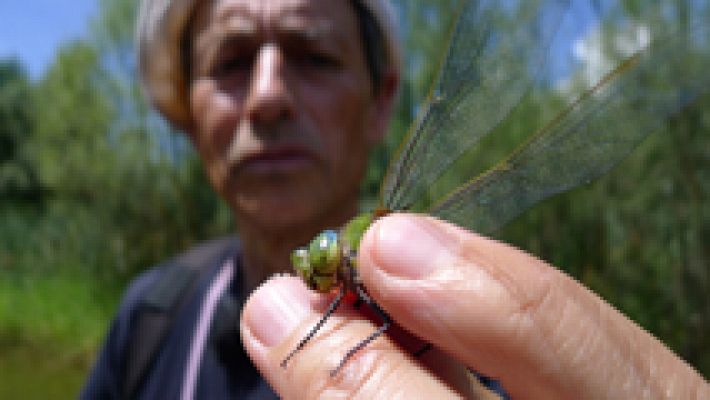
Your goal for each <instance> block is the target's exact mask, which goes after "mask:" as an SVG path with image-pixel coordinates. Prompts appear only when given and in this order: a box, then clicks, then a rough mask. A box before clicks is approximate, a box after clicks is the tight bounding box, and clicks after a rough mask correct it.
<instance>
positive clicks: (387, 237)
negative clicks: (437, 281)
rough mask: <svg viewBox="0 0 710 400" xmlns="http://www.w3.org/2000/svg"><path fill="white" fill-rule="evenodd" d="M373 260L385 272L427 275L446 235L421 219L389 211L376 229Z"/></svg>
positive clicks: (411, 275)
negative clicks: (390, 214)
mask: <svg viewBox="0 0 710 400" xmlns="http://www.w3.org/2000/svg"><path fill="white" fill-rule="evenodd" d="M376 235H377V236H376V243H375V248H374V249H373V250H374V254H373V256H374V261H375V263H376V264H377V266H378V267H379V268H380V269H382V270H385V271H386V272H388V273H390V274H392V275H396V276H400V277H403V278H410V279H411V278H413V279H419V278H423V277H425V276H427V275H429V274H430V273H431V272H432V270H433V269H434V268H435V266H436V264H437V263H436V262H435V260H436V259H437V257H438V256H439V255H440V254H441V253H442V251H444V252H446V251H447V247H446V246H443V245H444V244H445V241H446V235H445V233H444V232H443V231H441V230H439V229H437V228H436V227H434V226H433V225H431V224H428V223H426V221H424V220H420V219H415V218H412V217H411V216H400V215H393V216H390V217H388V218H387V220H384V221H381V222H380V223H379V225H378V230H377V232H376Z"/></svg>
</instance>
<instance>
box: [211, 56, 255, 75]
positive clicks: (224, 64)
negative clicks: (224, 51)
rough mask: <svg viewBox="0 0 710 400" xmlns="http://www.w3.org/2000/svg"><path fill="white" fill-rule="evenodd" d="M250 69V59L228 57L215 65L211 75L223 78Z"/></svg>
mask: <svg viewBox="0 0 710 400" xmlns="http://www.w3.org/2000/svg"><path fill="white" fill-rule="evenodd" d="M251 67H252V59H251V58H250V57H229V58H225V59H224V60H222V61H220V62H218V63H217V64H215V67H214V68H213V69H212V74H213V75H215V76H223V75H227V74H230V73H233V72H244V71H248V70H250V69H251Z"/></svg>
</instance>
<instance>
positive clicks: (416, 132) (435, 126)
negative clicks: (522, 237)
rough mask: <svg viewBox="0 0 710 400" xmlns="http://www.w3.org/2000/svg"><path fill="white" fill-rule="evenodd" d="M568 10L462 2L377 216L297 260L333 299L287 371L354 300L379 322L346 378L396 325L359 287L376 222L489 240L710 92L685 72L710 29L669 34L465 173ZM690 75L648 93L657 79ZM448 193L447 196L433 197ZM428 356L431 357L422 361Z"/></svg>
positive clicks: (537, 76)
mask: <svg viewBox="0 0 710 400" xmlns="http://www.w3.org/2000/svg"><path fill="white" fill-rule="evenodd" d="M570 3H571V2H570V1H565V0H552V1H551V0H534V1H531V0H520V1H513V0H511V1H503V2H501V1H498V0H496V1H486V0H481V1H463V2H461V4H460V5H459V8H458V10H457V11H456V19H455V21H456V22H455V23H454V25H453V28H452V30H451V34H450V42H449V43H450V44H449V49H448V52H447V54H446V56H445V58H444V61H443V63H442V64H441V67H440V72H439V75H438V78H437V79H436V81H435V83H434V85H433V89H432V90H431V91H430V94H429V96H428V98H427V100H426V102H425V105H424V106H423V107H422V109H421V110H422V111H421V112H420V113H419V117H418V118H417V119H416V120H415V122H414V124H413V126H412V127H411V128H410V130H409V132H408V134H407V135H406V136H405V138H404V140H403V142H402V144H401V145H400V148H399V152H398V153H397V155H396V156H395V157H394V158H393V160H392V161H391V162H390V165H389V167H388V170H387V173H386V175H385V178H384V180H383V182H382V184H381V190H380V198H379V206H378V207H377V208H376V209H375V210H374V211H372V212H367V213H363V214H361V215H359V216H357V217H355V218H354V219H353V220H351V221H350V222H348V223H347V224H346V225H345V226H343V227H341V228H340V229H329V230H325V231H323V232H322V233H320V234H319V235H318V236H316V237H315V238H314V239H313V240H312V241H311V242H310V244H308V245H307V246H306V247H302V248H299V249H296V250H295V251H294V252H293V253H292V257H291V261H292V264H293V267H294V269H295V270H296V272H297V274H298V275H299V276H300V277H301V278H302V279H303V280H304V281H305V282H306V284H307V285H308V286H309V287H310V288H311V289H313V290H316V291H318V292H322V293H332V292H336V291H337V294H336V295H335V297H334V299H333V300H332V302H331V303H330V305H329V307H328V308H327V310H326V311H325V313H324V315H323V317H322V318H321V319H320V321H318V323H317V324H316V325H315V326H314V327H313V328H312V329H311V330H310V331H309V333H308V334H307V335H306V336H305V337H304V338H303V339H302V340H301V341H300V342H299V343H298V345H297V346H296V347H295V348H294V349H293V351H291V353H289V354H288V356H287V357H286V358H285V359H284V360H283V362H282V366H283V367H286V365H287V364H288V362H289V361H290V360H291V359H292V358H293V357H294V356H295V355H296V354H297V353H298V352H299V351H300V350H301V349H302V348H303V347H304V346H305V345H306V344H307V343H308V342H309V341H310V340H311V339H312V338H313V337H314V336H315V334H316V333H317V332H318V331H319V330H320V329H321V328H322V326H323V325H324V323H325V322H326V321H327V319H328V318H329V317H330V316H331V315H332V314H333V313H334V312H335V310H336V309H337V308H338V307H339V305H340V304H341V302H342V300H343V298H345V296H346V294H348V293H350V294H354V295H355V296H356V298H357V301H358V302H359V303H364V304H366V305H368V306H369V307H370V308H371V309H372V310H374V312H375V313H376V314H378V315H379V316H380V317H381V319H382V321H383V322H382V324H381V325H380V326H379V327H378V329H377V330H376V331H374V332H373V333H372V334H371V335H370V336H368V337H367V338H365V339H364V340H362V341H361V342H360V343H358V344H357V345H356V346H354V347H353V348H351V349H350V350H349V351H348V352H347V353H345V355H344V356H343V358H342V359H341V362H340V363H339V364H338V365H337V367H336V368H335V369H333V370H331V376H335V375H336V374H337V373H338V372H339V371H340V370H341V369H342V367H343V366H344V365H345V364H346V363H347V361H348V360H349V359H350V358H351V357H352V356H354V355H355V354H356V353H357V352H358V351H360V350H362V349H363V348H364V347H365V346H367V345H368V344H369V343H371V342H372V341H374V340H375V339H377V338H378V337H380V336H381V335H382V334H383V333H385V331H386V330H387V329H388V328H389V327H390V326H391V324H392V319H391V318H390V316H389V315H388V314H387V313H386V312H385V311H384V310H382V309H381V308H380V307H379V306H378V305H377V303H375V302H374V301H373V300H372V299H371V298H370V297H369V295H368V294H367V290H366V288H365V287H364V285H363V283H362V281H361V280H360V278H359V276H358V270H357V252H358V248H359V243H360V239H361V237H362V236H363V234H364V232H365V231H366V230H367V228H368V226H369V225H370V224H371V223H372V222H373V220H375V219H377V218H379V217H381V216H383V215H386V214H388V213H391V212H396V211H401V210H406V211H409V212H421V213H427V214H430V215H432V216H435V217H437V218H440V219H443V220H446V221H450V222H452V223H454V224H457V225H460V226H462V227H465V228H467V229H470V230H472V231H475V232H478V233H480V234H484V235H490V234H493V233H495V232H496V231H497V230H498V229H500V228H501V227H502V226H504V225H505V224H506V223H508V222H510V221H511V220H513V219H514V218H515V217H517V216H518V215H520V214H521V213H523V212H524V211H525V210H527V209H528V208H530V207H532V206H533V205H535V204H537V203H538V202H540V201H542V200H544V199H546V198H548V197H550V196H552V195H555V194H558V193H561V192H564V191H567V190H570V189H572V188H574V187H577V186H579V185H582V184H587V183H589V182H591V181H592V180H593V179H595V178H598V177H600V176H602V175H604V174H605V173H606V172H607V171H609V170H610V169H611V168H613V167H614V166H615V165H616V164H617V163H619V162H620V161H621V160H622V159H624V158H625V157H626V156H627V155H628V154H629V153H631V152H632V150H634V148H636V147H637V146H638V144H639V143H641V142H642V141H643V139H644V138H646V137H647V136H648V135H649V134H650V133H652V132H654V131H656V130H658V129H659V128H661V127H663V126H664V124H665V123H667V122H668V121H669V120H670V119H671V118H673V117H674V116H676V115H678V114H679V113H680V112H682V111H683V110H684V109H686V108H687V107H690V106H692V105H693V103H694V102H695V101H696V100H697V99H698V98H699V97H700V96H701V95H703V94H705V93H706V92H707V91H708V88H710V73H708V72H707V71H710V68H709V66H708V65H707V64H704V65H695V66H688V65H685V64H684V61H685V60H686V59H687V57H686V55H687V54H689V53H690V51H691V50H689V48H690V47H693V45H696V46H695V47H694V49H693V50H692V51H694V52H696V53H701V55H702V56H704V57H705V60H706V61H707V60H708V59H710V57H708V56H709V54H707V53H708V45H707V43H706V42H707V38H709V37H710V32H708V31H710V26H708V25H710V24H703V23H700V24H694V25H691V26H690V27H689V28H687V29H680V28H679V29H677V30H676V31H673V29H667V30H663V31H662V32H659V33H658V34H656V35H655V36H652V37H649V39H648V40H647V41H646V42H645V43H641V44H639V45H638V46H637V48H636V49H634V50H633V51H631V52H630V54H628V55H626V56H625V57H622V58H621V59H620V60H619V61H618V62H617V63H616V64H615V65H616V66H615V67H614V68H611V69H610V70H609V71H608V72H607V73H606V74H604V75H602V76H601V77H600V78H599V79H598V80H597V81H596V82H594V83H593V84H591V85H589V86H588V87H587V88H586V89H585V90H582V91H581V94H579V95H578V96H577V97H576V98H575V99H574V100H572V101H570V102H569V103H567V104H566V105H565V106H564V107H562V109H561V110H560V111H559V112H557V113H556V114H554V115H553V116H551V117H550V118H549V119H547V120H546V122H544V123H542V124H541V125H540V128H538V129H537V130H535V131H534V132H531V134H530V135H529V136H528V137H527V138H526V139H525V140H523V141H522V143H521V144H519V145H518V146H517V148H515V149H514V150H513V151H512V152H511V153H510V154H509V155H507V156H505V157H503V158H502V159H501V160H499V161H498V162H497V163H495V164H493V166H491V167H490V168H489V169H487V170H485V171H484V172H482V173H480V174H475V173H469V172H468V171H466V170H464V171H458V174H457V175H456V176H455V177H454V178H453V179H448V180H444V179H443V178H442V177H445V176H447V173H448V172H450V171H449V170H450V169H452V168H454V166H455V165H456V161H457V160H458V159H459V158H461V157H464V156H465V155H466V154H469V152H471V151H475V150H485V149H479V147H480V146H482V145H483V144H484V143H485V139H486V138H488V137H490V136H492V135H495V134H497V133H499V132H500V130H501V127H502V126H504V125H505V124H506V123H507V122H509V120H510V119H511V118H514V117H515V115H516V112H517V111H519V109H520V107H522V104H523V103H524V102H525V100H526V99H527V98H528V97H529V96H530V94H531V93H532V92H534V90H535V89H536V88H537V87H536V85H537V84H538V83H539V82H540V81H541V80H543V78H544V76H543V75H544V71H545V66H546V65H547V63H548V62H549V60H550V58H551V57H552V56H551V49H552V47H553V44H554V39H555V38H556V37H557V36H558V35H560V33H559V32H560V26H561V24H562V21H563V18H564V16H565V15H566V13H568V12H569V10H570V8H571V4H570ZM680 66H682V67H683V68H682V69H678V70H681V71H684V73H683V74H676V75H674V76H673V77H672V79H670V80H669V79H668V78H666V79H665V80H664V82H663V83H662V84H651V83H648V84H647V82H648V81H650V77H652V76H654V74H658V73H659V70H662V69H663V68H667V69H668V70H669V71H672V70H673V68H674V67H680ZM442 180H443V181H444V183H443V187H444V188H445V190H443V191H442V192H444V193H445V194H444V195H441V196H439V195H437V194H436V193H432V192H431V189H430V188H431V187H435V186H437V185H439V186H441V182H442ZM423 350H424V349H422V351H423Z"/></svg>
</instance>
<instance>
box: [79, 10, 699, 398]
mask: <svg viewBox="0 0 710 400" xmlns="http://www.w3.org/2000/svg"><path fill="white" fill-rule="evenodd" d="M198 3H199V4H198ZM390 21H391V19H390V17H389V14H388V13H387V12H386V8H385V2H384V1H383V0H381V1H377V0H371V1H366V0H360V1H356V0H352V1H348V0H268V1H266V0H261V1H256V0H215V1H203V2H197V1H196V0H193V1H180V2H179V1H173V2H167V1H162V2H161V1H158V0H146V1H144V3H143V8H142V19H141V22H140V23H139V47H140V50H141V51H140V56H139V58H140V62H141V67H142V70H141V71H142V75H143V77H144V81H145V82H146V86H147V89H148V90H147V91H148V93H149V94H150V95H151V98H152V100H153V102H154V103H155V104H156V105H157V107H158V108H159V109H160V110H161V111H162V112H163V114H164V115H166V117H167V118H168V119H169V120H170V121H172V122H173V123H174V124H175V125H176V126H179V127H182V128H183V129H184V130H185V131H186V132H187V133H188V134H189V136H190V138H191V139H192V141H193V143H194V144H195V146H196V148H197V149H198V151H199V153H200V156H201V157H202V160H203V162H204V164H205V168H206V170H207V172H208V175H209V177H210V180H211V182H212V184H213V186H214V187H215V189H216V190H217V191H218V192H219V194H220V195H221V196H222V197H223V198H225V199H226V200H227V202H228V203H229V205H230V206H231V207H232V210H233V212H234V215H235V219H236V221H237V224H238V226H239V231H240V240H241V245H240V248H239V249H238V250H236V251H233V252H228V253H227V254H226V255H224V256H223V257H221V258H220V259H219V260H218V261H217V262H215V263H214V264H215V265H214V266H213V267H212V268H211V269H210V270H211V271H213V272H211V273H210V274H208V275H207V278H205V279H204V283H202V284H201V285H199V286H198V288H197V289H196V291H195V292H194V294H192V295H191V296H189V298H188V299H187V300H185V305H184V306H181V307H180V308H179V313H178V314H177V316H176V317H175V318H174V322H173V325H172V328H171V330H170V331H169V332H168V334H167V335H166V337H165V340H164V342H163V344H162V346H161V347H160V348H159V351H158V353H157V354H156V356H155V359H154V360H153V361H152V363H151V364H150V368H148V370H147V372H146V373H145V376H143V379H142V380H141V384H140V385H139V386H138V388H137V389H136V390H135V391H133V392H131V393H130V394H129V396H131V397H134V398H178V397H180V398H185V399H188V398H210V399H214V398H228V397H237V398H244V397H247V396H254V397H256V398H261V397H264V396H269V395H272V393H271V392H270V389H269V387H271V388H273V390H275V391H276V393H278V394H279V396H281V397H284V398H313V397H331V396H332V397H335V396H338V397H343V398H351V397H361V398H374V397H379V398H390V397H395V396H397V397H400V398H442V397H451V396H462V397H470V396H473V395H474V392H473V389H472V388H471V385H470V383H469V379H468V372H467V369H468V368H472V369H475V370H478V371H480V372H482V373H484V374H485V375H487V376H492V377H495V378H496V379H499V380H500V382H501V383H502V385H503V386H504V387H505V389H506V391H507V392H508V393H510V394H511V395H512V396H513V397H515V398H526V397H530V398H570V397H573V398H637V397H642V396H646V397H661V396H665V397H676V398H677V397H690V396H699V397H704V396H705V395H706V394H709V393H710V392H709V391H710V389H709V388H708V385H707V383H706V382H704V381H703V379H702V378H701V377H700V376H699V375H698V374H697V373H696V372H695V371H693V370H692V368H690V367H688V366H687V365H686V364H685V363H683V362H682V360H680V359H678V358H677V357H676V356H675V355H673V354H672V352H670V351H669V350H668V349H666V348H665V347H663V346H662V345H661V344H660V343H659V342H658V341H656V340H655V339H654V338H653V337H651V336H650V335H648V334H647V333H646V332H644V331H643V330H642V329H640V328H639V327H637V326H636V325H634V324H633V323H632V322H630V321H628V320H627V319H626V318H624V317H623V316H622V315H620V314H619V313H618V312H616V311H615V310H614V309H613V308H612V307H610V306H609V305H607V304H605V303H604V302H603V301H602V300H600V299H599V298H597V297H596V296H594V295H593V294H592V293H590V292H589V291H587V290H586V289H584V288H583V287H582V286H580V285H579V284H578V283H576V282H575V281H573V280H572V279H570V278H569V277H567V276H566V275H564V274H563V273H561V272H559V271H558V270H557V269H555V268H553V267H551V266H549V265H547V264H545V263H544V262H541V261H539V260H537V259H535V258H533V257H531V256H529V255H527V254H525V253H523V252H520V251H518V250H516V249H513V248H510V247H508V246H506V245H504V244H501V243H498V242H495V241H492V240H489V239H486V238H483V237H480V236H477V235H475V234H473V233H471V232H468V231H465V230H463V229H460V228H457V227H455V226H452V225H450V224H447V223H444V222H441V221H438V220H435V219H433V218H429V217H423V216H415V215H406V214H397V215H393V216H389V217H385V218H381V219H380V220H378V221H377V222H375V224H374V225H373V226H372V227H371V228H370V229H369V230H368V232H367V233H366V235H365V237H364V239H363V242H362V244H361V249H360V254H359V258H358V266H359V270H360V273H361V275H362V279H363V281H364V283H365V286H366V287H367V288H368V291H369V293H370V294H371V295H372V296H373V298H374V299H375V300H376V301H377V302H378V303H379V304H381V305H382V307H383V308H384V309H385V310H386V311H388V313H390V314H391V316H392V317H393V319H394V320H395V321H397V322H398V323H399V324H400V325H402V326H403V327H405V328H406V329H407V330H408V331H410V332H413V333H414V334H415V335H417V336H418V337H421V338H423V339H425V340H427V341H429V342H431V343H433V344H434V350H432V351H429V352H427V353H425V354H424V356H423V357H421V358H416V357H413V356H412V354H411V352H409V351H406V350H403V347H401V346H399V345H398V344H396V343H394V342H393V340H392V339H391V338H389V337H382V338H380V339H378V340H377V341H375V342H374V343H372V344H371V345H369V346H367V347H366V348H364V349H363V350H361V351H360V352H359V353H358V354H357V355H356V356H355V357H353V358H352V359H351V360H350V361H349V362H348V363H347V364H346V365H345V367H344V368H343V370H342V371H341V372H340V373H339V374H338V375H337V376H335V377H330V376H329V374H328V371H329V370H330V369H332V368H333V367H334V366H335V365H337V363H338V362H339V361H340V360H341V358H342V356H343V353H344V351H345V350H346V349H348V348H351V347H352V346H353V345H354V344H355V343H358V342H359V341H360V340H362V338H364V337H365V336H367V335H368V334H369V333H371V332H372V331H373V329H374V328H373V325H372V324H371V323H370V322H368V321H366V320H363V319H362V318H360V317H359V315H358V314H357V313H355V312H352V311H350V310H347V309H346V308H345V307H344V308H343V310H340V311H339V312H338V313H336V315H335V316H334V317H333V318H332V319H331V322H330V323H329V324H327V325H326V327H324V329H323V330H322V332H321V333H320V334H319V335H317V336H316V337H315V338H313V340H312V341H311V342H310V343H309V345H308V346H306V347H305V348H304V349H303V351H302V352H301V353H299V354H297V355H296V356H295V357H294V358H293V359H292V360H291V362H290V364H289V365H288V367H287V368H282V367H281V366H280V362H281V361H282V360H283V359H284V357H285V356H286V354H288V352H289V351H291V350H292V349H293V348H294V346H295V345H296V343H297V342H298V341H299V340H300V339H301V338H303V337H304V335H305V333H306V332H307V331H308V329H309V328H310V327H311V326H312V325H313V324H314V322H315V321H317V320H318V319H319V318H320V315H321V314H322V312H323V308H324V303H325V300H324V299H323V298H321V297H318V296H316V295H314V294H313V293H310V292H308V291H307V290H306V289H305V287H304V285H303V284H302V283H301V282H300V281H298V280H297V279H296V278H293V277H284V276H280V277H276V278H273V279H269V280H267V278H268V277H269V276H270V275H272V274H274V273H276V272H281V271H285V270H287V269H288V268H289V267H288V265H289V263H288V253H289V252H290V250H291V249H292V248H294V247H296V246H297V245H300V244H303V243H305V242H306V241H307V240H309V239H310V238H311V237H312V236H314V234H315V233H317V232H318V231H319V230H321V229H322V228H325V227H337V226H339V225H341V224H342V223H344V222H345V221H346V220H347V219H348V218H350V217H351V216H352V215H353V214H354V212H355V208H356V197H357V187H358V183H359V180H360V178H361V177H362V173H363V169H364V165H365V158H366V154H367V151H368V149H369V147H370V146H371V145H372V144H373V143H375V142H376V141H377V140H378V139H379V138H380V137H381V136H382V134H383V133H384V130H385V125H386V123H387V119H388V117H389V114H390V110H391V107H392V101H393V97H394V93H395V91H396V86H397V80H398V75H397V64H398V62H399V61H398V60H399V56H398V47H397V44H396V41H395V39H394V31H393V28H392V23H391V22H390ZM378 37H379V39H378ZM373 38H374V39H373ZM378 43H379V44H378ZM382 60H385V61H384V62H382V63H381V62H380V61H382ZM164 271H165V269H157V270H152V271H150V272H148V273H147V274H146V275H144V276H143V277H141V278H139V279H138V280H137V281H136V282H135V283H134V284H133V285H132V287H131V288H130V289H129V291H128V293H127V295H126V299H125V300H124V303H123V305H122V307H121V311H120V313H119V316H118V317H117V319H116V321H115V322H114V325H113V327H112V330H111V332H110V334H109V337H108V339H107V343H106V345H105V348H104V349H103V352H102V354H101V356H100V358H99V361H98V362H97V366H96V368H95V370H94V372H93V374H92V377H91V378H90V381H89V383H88V385H87V387H86V389H85V391H84V394H83V395H84V397H85V398H112V397H120V396H123V395H125V392H122V389H123V386H124V383H123V382H124V380H125V378H126V377H125V368H126V358H127V357H126V353H127V352H129V351H130V349H129V346H130V344H129V343H130V337H131V332H132V330H133V329H134V325H135V319H136V317H135V314H136V308H137V304H138V303H139V301H140V299H141V298H143V297H144V296H146V292H149V291H150V288H152V287H153V285H154V283H155V282H156V281H158V282H159V281H160V280H161V279H162V278H163V275H161V274H163V273H164ZM257 287H258V288H257ZM255 288H256V289H255ZM250 292H252V294H251V297H250V298H249V299H248V300H247V301H246V303H245V305H244V310H243V312H242V313H241V320H240V321H239V330H240V333H241V338H242V341H241V342H240V341H239V340H236V343H234V337H235V336H237V335H236V334H234V335H231V336H227V339H225V337H224V335H220V334H218V333H215V330H218V329H216V328H217V325H219V323H220V322H221V321H224V320H228V318H225V317H222V316H221V315H223V314H219V313H218V311H219V309H220V307H221V304H223V303H224V300H225V299H228V298H229V297H232V298H234V299H237V302H239V301H240V300H241V299H243V298H244V297H245V296H246V294H248V293H250ZM227 303H228V302H227ZM210 331H212V332H211V333H210ZM227 331H228V332H231V331H230V330H229V329H227ZM230 338H231V339H232V343H230V340H229V339H230ZM225 342H226V343H227V344H226V345H223V344H221V343H225ZM243 347H244V348H245V349H246V351H247V353H248V354H249V357H250V358H251V360H253V362H254V364H255V365H256V367H257V368H258V370H259V374H260V375H259V374H257V373H256V372H255V370H254V367H253V366H252V364H251V363H250V362H249V361H248V359H246V358H245V356H244V354H243V353H242V352H241V350H242V348H243ZM439 349H441V350H439ZM261 376H263V377H264V378H265V379H266V380H267V381H268V386H267V385H266V384H264V382H263V381H262V378H261ZM705 397H707V396H705Z"/></svg>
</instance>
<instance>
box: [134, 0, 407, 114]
mask: <svg viewBox="0 0 710 400" xmlns="http://www.w3.org/2000/svg"><path fill="white" fill-rule="evenodd" d="M199 1H204V0H141V4H140V8H139V10H138V22H137V26H136V47H137V53H138V54H137V56H138V68H139V74H140V79H141V83H142V86H143V90H144V92H145V93H146V95H147V96H148V98H149V99H150V101H151V102H152V104H153V105H154V106H155V107H156V108H157V109H158V111H160V112H161V113H162V114H163V116H165V118H167V119H168V120H169V121H170V122H171V123H172V124H174V125H175V126H176V127H178V128H186V127H188V126H189V125H190V120H191V117H190V112H189V105H188V104H189V103H188V84H189V81H188V80H189V75H188V73H187V72H188V69H189V67H190V66H189V60H188V57H187V55H186V46H187V45H189V44H188V43H186V37H187V32H188V30H189V25H190V21H191V19H192V16H193V14H194V12H195V9H196V6H197V5H198V4H199ZM351 1H352V4H353V5H354V8H355V13H356V15H357V19H358V26H359V29H360V34H361V38H362V43H363V47H364V51H365V60H366V62H367V67H368V71H369V73H370V76H371V80H372V85H373V88H374V89H375V91H377V90H379V88H380V84H381V83H382V79H383V76H384V74H385V73H386V72H387V70H392V71H395V72H399V68H400V65H401V44H400V41H399V39H398V37H397V25H396V18H395V15H394V10H393V8H392V6H391V4H390V3H389V1H388V0H351Z"/></svg>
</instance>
